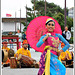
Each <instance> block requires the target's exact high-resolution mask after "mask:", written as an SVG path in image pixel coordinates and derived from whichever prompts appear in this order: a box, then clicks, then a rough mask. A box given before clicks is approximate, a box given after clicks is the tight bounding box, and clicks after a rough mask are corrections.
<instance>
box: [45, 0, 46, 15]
mask: <svg viewBox="0 0 75 75" xmlns="http://www.w3.org/2000/svg"><path fill="white" fill-rule="evenodd" d="M45 16H46V0H45Z"/></svg>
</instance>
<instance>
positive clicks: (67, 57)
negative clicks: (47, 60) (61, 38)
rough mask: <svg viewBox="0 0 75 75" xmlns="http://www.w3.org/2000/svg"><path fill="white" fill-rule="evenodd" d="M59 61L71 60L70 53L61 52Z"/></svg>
mask: <svg viewBox="0 0 75 75" xmlns="http://www.w3.org/2000/svg"><path fill="white" fill-rule="evenodd" d="M59 59H61V60H66V59H67V60H71V59H72V56H71V53H70V52H69V51H68V50H66V51H65V52H62V53H61V54H60V56H59Z"/></svg>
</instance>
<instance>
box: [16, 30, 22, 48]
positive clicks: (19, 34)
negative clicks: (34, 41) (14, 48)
mask: <svg viewBox="0 0 75 75" xmlns="http://www.w3.org/2000/svg"><path fill="white" fill-rule="evenodd" d="M16 35H18V37H19V48H21V42H22V33H21V32H20V30H19V29H18V30H17V33H16Z"/></svg>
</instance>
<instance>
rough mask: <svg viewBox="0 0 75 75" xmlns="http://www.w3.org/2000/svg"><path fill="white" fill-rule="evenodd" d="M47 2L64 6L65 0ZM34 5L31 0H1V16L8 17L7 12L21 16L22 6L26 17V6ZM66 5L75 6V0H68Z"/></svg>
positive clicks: (22, 12) (22, 15) (13, 15)
mask: <svg viewBox="0 0 75 75" xmlns="http://www.w3.org/2000/svg"><path fill="white" fill-rule="evenodd" d="M46 1H47V2H49V3H51V2H53V3H54V4H57V5H59V6H60V7H61V8H64V1H65V0H46ZM26 4H27V6H28V7H32V5H33V4H32V3H31V0H1V17H6V14H11V15H12V16H11V17H15V12H16V17H20V8H21V17H23V18H24V17H26V9H25V6H26ZM66 7H67V8H68V9H69V8H71V7H74V0H66Z"/></svg>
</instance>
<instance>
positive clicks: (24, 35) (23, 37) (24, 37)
mask: <svg viewBox="0 0 75 75" xmlns="http://www.w3.org/2000/svg"><path fill="white" fill-rule="evenodd" d="M22 39H23V40H26V31H24V34H23V36H22Z"/></svg>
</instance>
